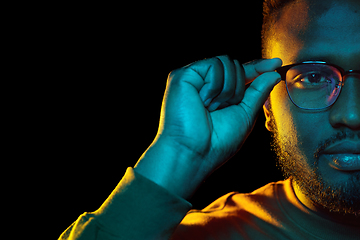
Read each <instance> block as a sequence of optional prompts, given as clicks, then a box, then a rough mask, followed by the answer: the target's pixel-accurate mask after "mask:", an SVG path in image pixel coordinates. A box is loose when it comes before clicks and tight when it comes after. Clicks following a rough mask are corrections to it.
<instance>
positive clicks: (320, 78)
mask: <svg viewBox="0 0 360 240" xmlns="http://www.w3.org/2000/svg"><path fill="white" fill-rule="evenodd" d="M299 80H300V81H301V82H303V83H306V84H319V83H326V82H329V81H330V80H329V79H327V78H326V77H325V76H324V75H323V74H321V73H307V74H306V75H304V76H302V77H301V79H299ZM330 82H331V81H330Z"/></svg>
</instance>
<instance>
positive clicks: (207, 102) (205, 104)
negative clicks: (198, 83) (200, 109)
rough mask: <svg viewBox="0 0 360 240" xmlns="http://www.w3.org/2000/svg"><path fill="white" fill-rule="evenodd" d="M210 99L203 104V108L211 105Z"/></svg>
mask: <svg viewBox="0 0 360 240" xmlns="http://www.w3.org/2000/svg"><path fill="white" fill-rule="evenodd" d="M211 100H212V99H211V98H209V99H208V100H206V101H205V102H204V106H205V107H208V106H209V104H210V103H211Z"/></svg>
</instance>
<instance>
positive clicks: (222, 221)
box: [176, 180, 290, 239]
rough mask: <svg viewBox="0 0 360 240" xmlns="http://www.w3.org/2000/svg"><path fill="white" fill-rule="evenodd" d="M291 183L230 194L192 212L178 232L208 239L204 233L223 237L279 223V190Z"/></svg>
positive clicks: (283, 182)
mask: <svg viewBox="0 0 360 240" xmlns="http://www.w3.org/2000/svg"><path fill="white" fill-rule="evenodd" d="M289 184H290V183H289V180H285V181H279V182H275V183H269V184H267V185H265V186H263V187H261V188H259V189H257V190H255V191H253V192H252V193H246V194H244V193H238V192H231V193H228V194H226V195H224V196H222V197H220V198H219V199H217V200H216V201H214V202H213V203H211V204H210V205H209V206H207V207H206V208H204V209H202V210H191V211H189V212H188V214H187V215H186V216H185V218H184V219H183V221H182V222H181V224H180V225H179V227H178V228H177V232H176V234H179V235H183V236H189V235H191V236H197V235H199V236H198V239H207V238H204V237H203V235H208V236H210V235H211V236H217V235H221V236H222V237H224V236H223V235H222V234H229V232H233V233H234V234H235V233H236V234H240V233H241V232H242V231H245V232H248V231H256V229H257V228H259V226H261V225H267V224H270V225H273V224H276V221H277V220H276V219H277V218H278V217H277V215H281V209H280V207H279V204H278V200H277V198H278V195H279V194H278V192H279V191H285V186H286V185H289ZM184 234H185V235H184ZM200 235H201V236H200ZM179 239H181V238H179ZM191 239H192V238H191ZM194 239H195V238H194ZM215 239H217V238H215ZM218 239H221V237H219V238H218Z"/></svg>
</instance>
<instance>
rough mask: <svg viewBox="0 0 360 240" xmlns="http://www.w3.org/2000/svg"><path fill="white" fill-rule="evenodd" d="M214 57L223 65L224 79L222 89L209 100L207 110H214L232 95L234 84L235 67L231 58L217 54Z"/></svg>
mask: <svg viewBox="0 0 360 240" xmlns="http://www.w3.org/2000/svg"><path fill="white" fill-rule="evenodd" d="M216 58H217V59H219V60H220V61H221V63H222V65H223V69H224V70H223V73H224V76H223V79H224V81H223V87H222V90H221V91H220V92H219V93H218V95H217V96H216V97H215V98H214V99H213V101H212V102H211V105H210V106H209V108H208V109H209V111H214V110H216V109H217V108H218V107H219V106H220V105H221V104H222V103H225V102H226V101H227V100H229V99H230V98H231V97H232V96H233V95H234V92H235V86H236V68H235V64H234V62H233V60H231V59H230V57H229V56H218V57H216Z"/></svg>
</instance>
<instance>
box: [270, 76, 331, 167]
mask: <svg viewBox="0 0 360 240" xmlns="http://www.w3.org/2000/svg"><path fill="white" fill-rule="evenodd" d="M271 107H272V111H273V117H274V118H275V123H276V127H277V134H278V137H279V140H280V142H281V143H282V144H284V147H285V145H286V148H287V150H289V149H291V150H292V151H295V152H296V153H297V154H300V155H302V156H303V157H304V156H306V158H307V159H308V161H310V162H312V161H313V154H314V152H315V150H316V148H317V146H318V144H319V142H321V134H317V133H319V132H321V130H322V122H323V121H324V119H323V117H324V114H323V113H309V112H304V111H302V110H301V109H299V108H297V107H296V106H295V105H294V104H293V103H292V102H291V100H290V99H289V97H288V93H287V91H286V85H285V83H284V82H281V83H279V84H278V85H277V86H276V87H275V88H274V89H273V91H272V93H271Z"/></svg>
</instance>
